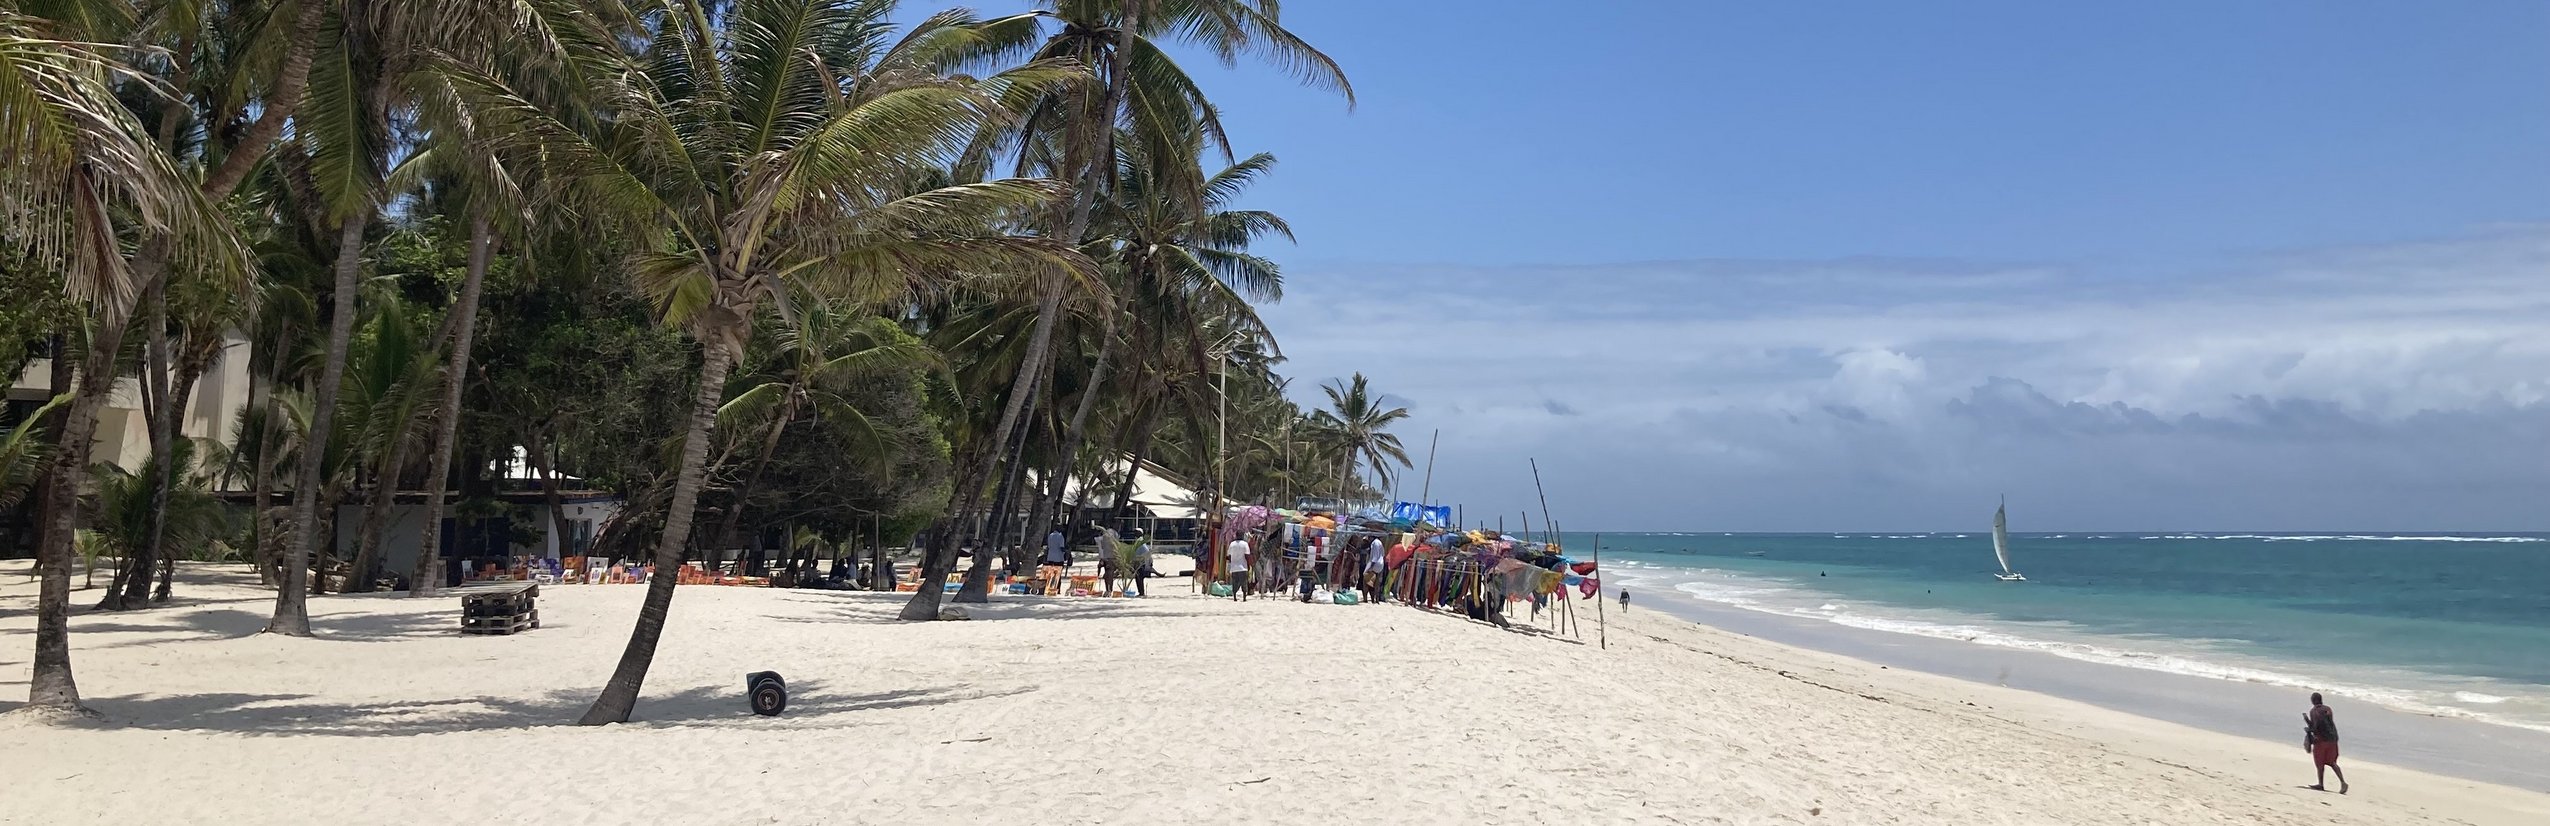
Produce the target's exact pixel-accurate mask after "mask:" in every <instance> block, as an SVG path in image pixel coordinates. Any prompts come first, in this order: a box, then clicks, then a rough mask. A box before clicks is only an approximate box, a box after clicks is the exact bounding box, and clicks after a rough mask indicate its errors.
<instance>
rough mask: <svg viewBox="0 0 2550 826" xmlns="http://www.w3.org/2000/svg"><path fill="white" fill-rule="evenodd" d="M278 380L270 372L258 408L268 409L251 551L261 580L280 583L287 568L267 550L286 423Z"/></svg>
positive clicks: (260, 442)
mask: <svg viewBox="0 0 2550 826" xmlns="http://www.w3.org/2000/svg"><path fill="white" fill-rule="evenodd" d="M274 381H275V377H272V376H269V377H267V379H266V381H265V382H263V383H264V384H266V385H267V386H266V392H265V399H264V400H263V401H262V402H261V404H263V405H264V406H263V407H261V408H257V409H259V410H262V411H264V412H263V413H262V414H260V416H259V419H260V421H259V422H258V434H257V455H256V463H257V464H256V469H255V473H256V479H255V480H254V481H253V482H252V483H251V486H252V487H254V488H255V490H256V492H257V505H256V507H255V508H254V509H252V510H251V511H250V516H251V518H252V519H254V520H255V521H253V522H251V523H250V524H251V525H252V526H253V527H254V529H255V530H254V533H253V534H252V535H253V536H254V537H255V538H256V547H255V548H253V549H250V554H251V555H252V556H254V557H255V558H256V560H257V579H258V584H261V585H267V586H276V587H280V586H281V585H282V584H283V571H282V570H281V566H279V565H277V564H275V561H276V560H275V555H274V554H272V553H269V552H268V551H267V549H268V548H270V547H271V546H272V545H273V542H272V539H273V535H274V528H275V524H274V520H273V519H272V518H271V511H272V510H273V509H274V455H273V454H274V446H275V440H277V439H281V438H283V434H282V432H281V431H282V429H283V425H282V422H280V421H278V420H279V419H282V418H283V414H282V408H281V406H280V405H277V404H275V401H274V387H273V383H274Z"/></svg>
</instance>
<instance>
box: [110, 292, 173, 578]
mask: <svg viewBox="0 0 2550 826" xmlns="http://www.w3.org/2000/svg"><path fill="white" fill-rule="evenodd" d="M142 305H143V307H144V309H143V311H142V313H143V314H142V319H143V320H142V325H143V326H144V327H147V328H148V332H147V335H148V336H149V338H147V339H145V340H144V344H143V347H142V352H143V356H142V371H141V376H140V378H139V381H138V382H137V383H138V384H140V385H141V387H142V397H143V400H144V402H146V404H147V407H148V410H147V413H148V414H149V415H150V424H149V431H150V443H151V462H150V471H149V473H150V478H151V501H150V516H149V519H150V527H149V528H147V529H145V530H146V532H145V533H144V534H143V536H142V541H141V543H140V547H137V548H133V549H131V550H129V551H128V552H126V553H125V554H124V559H123V565H122V566H121V567H119V568H118V569H117V570H116V572H115V579H114V581H113V582H112V583H110V584H109V585H107V587H106V596H104V597H102V598H100V599H99V600H98V601H97V608H98V610H101V611H121V610H124V609H127V608H140V607H143V606H145V605H148V604H149V601H150V585H151V572H152V571H153V570H154V569H155V568H156V565H155V564H154V562H153V560H156V559H157V558H158V556H159V552H160V536H161V534H162V533H163V532H164V530H165V529H166V527H167V524H168V484H169V478H170V477H171V476H172V475H173V474H172V473H171V472H170V470H169V467H168V466H169V463H170V454H171V451H172V450H173V449H174V448H175V444H174V443H175V441H176V438H175V437H174V435H173V434H171V433H170V431H171V430H173V429H174V428H173V427H172V425H174V424H175V422H176V420H177V411H176V408H175V406H174V405H173V404H171V402H170V400H169V398H168V283H167V280H166V279H162V280H161V281H160V283H159V284H157V285H155V286H154V288H152V289H150V290H148V291H147V292H146V293H145V294H144V295H143V296H142Z"/></svg>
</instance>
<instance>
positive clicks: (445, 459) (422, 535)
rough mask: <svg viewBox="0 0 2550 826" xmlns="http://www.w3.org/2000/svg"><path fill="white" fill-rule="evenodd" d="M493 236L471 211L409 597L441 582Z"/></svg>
mask: <svg viewBox="0 0 2550 826" xmlns="http://www.w3.org/2000/svg"><path fill="white" fill-rule="evenodd" d="M495 238H496V235H495V232H494V231H493V230H492V229H491V228H490V227H489V226H488V222H487V213H486V212H485V211H483V210H472V211H471V215H470V217H469V272H468V274H466V275H464V276H462V277H461V282H460V300H459V301H458V302H456V303H455V304H454V305H453V307H452V313H453V314H454V315H456V316H458V318H459V320H458V321H457V322H455V323H454V324H453V326H452V363H451V366H449V367H446V368H444V370H443V399H442V406H441V407H438V408H436V410H435V414H434V415H435V416H436V417H437V418H436V419H435V420H434V422H435V427H434V447H433V453H432V456H433V457H434V458H433V461H432V463H431V464H430V466H429V467H428V468H427V470H426V474H425V526H424V527H422V528H419V529H417V542H416V570H414V571H412V572H410V576H409V577H408V579H407V583H408V585H407V595H408V596H411V597H424V596H433V595H434V592H435V591H436V590H438V586H440V585H442V581H443V580H442V578H443V564H442V563H443V560H442V558H441V557H442V544H443V485H444V483H445V480H447V479H449V478H450V476H451V473H452V442H453V440H454V439H456V438H458V435H459V433H460V393H461V389H462V388H463V387H464V386H466V384H467V382H468V379H469V346H470V342H471V341H473V340H474V339H475V338H476V335H477V332H478V299H479V294H480V292H481V291H482V289H483V288H484V287H485V286H486V284H487V265H488V259H489V258H491V257H492V256H493V253H494V247H495V243H496V241H495Z"/></svg>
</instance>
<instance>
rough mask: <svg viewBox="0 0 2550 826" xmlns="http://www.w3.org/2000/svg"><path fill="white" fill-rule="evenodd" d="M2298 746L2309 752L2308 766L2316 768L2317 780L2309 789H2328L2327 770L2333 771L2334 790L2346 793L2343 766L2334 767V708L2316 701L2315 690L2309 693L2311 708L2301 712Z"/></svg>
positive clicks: (2335, 737) (2335, 735)
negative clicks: (2335, 780) (2309, 763)
mask: <svg viewBox="0 0 2550 826" xmlns="http://www.w3.org/2000/svg"><path fill="white" fill-rule="evenodd" d="M2302 750H2303V751H2307V752H2310V753H2311V768H2313V769H2315V770H2317V771H2318V772H2319V777H2318V780H2319V782H2317V783H2313V784H2311V790H2312V791H2320V792H2325V791H2328V790H2329V788H2328V783H2329V772H2337V776H2338V794H2345V793H2346V770H2345V769H2341V768H2338V764H2337V763H2338V732H2337V712H2336V711H2334V710H2331V709H2330V708H2329V706H2328V704H2326V703H2323V702H2320V695H2319V692H2312V694H2311V710H2310V711H2305V712H2302Z"/></svg>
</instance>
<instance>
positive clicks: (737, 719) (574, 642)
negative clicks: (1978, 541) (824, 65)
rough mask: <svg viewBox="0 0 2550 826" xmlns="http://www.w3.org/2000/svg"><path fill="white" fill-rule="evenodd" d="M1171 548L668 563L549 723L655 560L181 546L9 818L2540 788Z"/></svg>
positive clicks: (2242, 815)
mask: <svg viewBox="0 0 2550 826" xmlns="http://www.w3.org/2000/svg"><path fill="white" fill-rule="evenodd" d="M13 567H14V566H13ZM1183 584H1184V583H1182V582H1179V581H1178V580H1176V579H1160V580H1157V581H1154V582H1152V583H1151V585H1153V586H1154V587H1153V588H1152V589H1151V593H1152V596H1151V597H1149V598H1147V599H1087V598H1084V599H1045V598H1029V597H1012V598H1004V599H999V600H996V601H995V602H993V603H992V604H990V605H984V606H966V608H967V609H968V612H969V613H970V614H971V616H972V618H973V619H972V620H971V621H965V622H930V623H901V622H895V621H893V620H892V619H891V617H892V616H893V614H894V612H895V611H896V610H897V608H899V606H900V605H901V603H902V601H903V595H900V594H873V593H867V592H831V591H791V590H773V589H767V588H731V587H713V586H686V587H684V588H682V589H680V590H679V592H678V594H677V597H676V599H675V601H674V604H673V609H672V612H673V613H672V618H671V622H670V623H669V624H668V626H667V628H666V632H665V636H664V639H663V644H662V646H661V647H660V648H659V649H658V653H657V658H656V661H655V665H654V668H653V669H652V670H651V672H650V673H649V676H648V679H647V683H646V689H645V693H644V695H643V696H642V699H641V700H640V702H639V705H638V711H637V721H636V722H633V723H631V724H626V725H617V726H608V727H600V728H585V727H578V726H573V725H569V724H568V723H570V722H571V721H573V719H574V718H575V716H576V713H577V712H578V711H580V710H581V709H582V708H583V706H584V704H585V703H586V702H588V701H590V699H591V698H592V697H593V694H594V691H595V690H596V689H597V688H598V687H599V685H600V683H601V681H602V679H603V678H604V677H605V676H606V675H608V674H609V672H610V669H611V666H612V664H613V663H614V662H615V661H616V658H617V657H618V655H619V652H620V649H621V643H622V642H623V641H624V640H625V638H626V635H627V633H628V626H629V622H630V619H631V618H632V617H633V616H634V615H635V610H636V606H637V604H638V602H639V601H640V598H641V597H642V595H643V593H644V590H645V589H643V588H639V587H635V586H618V585H597V586H558V587H554V588H543V589H542V591H541V594H540V597H539V600H540V603H541V604H540V610H541V618H542V621H543V625H542V626H541V627H540V628H538V629H535V630H531V631H527V632H524V633H521V634H516V635H512V636H497V637H464V636H461V635H459V634H457V633H456V632H455V631H454V630H453V627H454V625H455V623H456V622H457V616H458V611H457V602H456V601H455V600H447V599H430V600H408V599H406V598H404V597H400V596H395V595H365V596H330V597H325V598H320V599H315V600H313V601H312V603H311V612H312V615H313V621H314V625H316V626H317V628H318V631H319V633H320V637H319V638H317V639H291V638H278V637H272V636H265V635H259V634H256V633H255V631H256V629H258V628H261V627H262V626H263V622H264V619H265V615H266V612H267V610H268V607H269V606H270V605H271V602H272V600H271V594H270V592H266V591H263V590H261V589H258V588H255V587H254V585H253V577H252V576H248V575H246V574H245V573H244V572H240V571H235V570H216V569H207V568H197V567H192V566H190V567H189V568H185V569H181V581H180V583H179V587H178V600H177V602H176V603H174V604H171V605H168V606H164V607H161V608H156V609H153V610H149V611H141V612H132V613H121V614H101V613H98V612H90V611H82V612H79V613H77V614H75V615H74V616H73V618H72V620H71V623H72V644H73V660H74V663H75V665H76V666H77V667H78V669H79V677H80V684H81V687H82V688H83V689H84V690H85V691H86V692H87V699H88V701H89V703H90V704H91V705H92V706H93V707H95V708H96V709H97V710H98V711H99V712H101V713H103V714H105V715H106V716H107V718H108V722H107V723H105V724H102V725H83V726H72V727H63V726H49V725H43V724H38V723H34V722H31V721H28V720H25V719H23V718H20V717H17V716H7V717H0V775H6V776H10V777H18V778H25V779H31V780H35V781H36V782H33V783H25V784H21V786H20V787H19V790H20V792H21V793H20V794H17V795H14V796H13V797H12V798H11V802H10V805H9V806H8V808H7V811H5V812H0V820H5V819H8V818H20V819H23V820H25V821H27V822H41V823H90V822H101V823H103V822H135V821H136V820H141V821H149V820H153V819H165V817H166V814H167V812H169V811H176V809H173V808H170V807H172V806H178V805H182V806H184V807H185V808H184V811H186V812H188V815H187V816H188V817H190V818H193V819H202V820H232V821H238V822H275V821H278V820H281V821H287V822H303V821H308V822H331V823H445V822H449V823H464V822H468V823H479V822H491V821H495V822H516V821H521V822H636V821H649V822H685V823H716V824H724V823H737V824H741V823H835V822H902V823H968V822H989V821H998V820H1026V821H1029V822H1108V823H1119V822H1121V823H1192V822H1208V821H1210V822H1225V823H1240V824H1256V823H1269V824H1271V823H1307V822H1318V823H1372V824H1384V823H1389V824H1397V823H1410V822H1471V821H1477V822H1488V821H1495V820H1500V819H1504V820H1513V819H1550V818H1555V817H1560V816H1561V815H1559V814H1557V813H1561V812H1564V813H1568V816H1587V817H1592V818H1594V819H1597V820H1601V821H1604V822H1637V823H1651V822H1652V823H1692V822H1722V823H1746V824H1751V823H1776V824H1832V823H1840V824H1928V823H1961V824H2008V825H2009V826H2034V825H2035V824H2045V823H2087V822H2101V823H2113V822H2138V823H2141V822H2149V823H2168V824H2180V823H2185V824H2226V825H2228V824H2240V825H2241V826H2257V825H2258V824H2266V826H2306V824H2308V825H2309V826H2318V824H2341V826H2423V825H2429V824H2431V826H2445V824H2466V825H2469V826H2498V824H2505V825H2506V826H2516V824H2532V823H2540V822H2545V819H2550V795H2542V794H2538V793H2535V792H2530V791H2524V790H2521V789H2515V788H2511V787H2507V786H2502V785H2494V784H2487V783H2479V782H2474V781H2469V780H2463V779H2459V778H2452V777H2444V776H2440V775H2437V774H2433V773H2429V772H2422V771H2417V770H2414V769H2408V768H2395V767H2393V766H2391V765H2388V764H2386V763H2384V762H2381V761H2370V762H2360V763H2359V760H2361V759H2362V756H2359V755H2358V754H2356V753H2354V752H2350V753H2349V754H2348V762H2347V765H2348V766H2349V768H2350V769H2353V770H2354V771H2353V772H2351V778H2352V779H2353V780H2354V781H2355V785H2356V789H2355V794H2353V795H2349V796H2344V797H2341V796H2338V795H2335V794H2326V793H2317V792H2310V791H2307V790H2302V789H2299V788H2296V787H2297V786H2299V785H2301V784H2303V783H2306V782H2308V778H2309V767H2308V765H2307V762H2306V761H2304V760H2302V759H2301V756H2300V755H2299V754H2298V753H2297V752H2298V750H2297V749H2295V748H2294V747H2293V744H2278V743H2271V742H2267V741H2262V740H2253V739H2248V738H2242V737H2233V736H2226V735H2222V734H2217V733H2214V732H2210V731H2204V730H2200V729H2196V728H2192V727H2188V726H2182V725H2178V724H2174V723H2168V722H2158V721H2154V720H2151V719H2146V718H2142V717H2135V716H2131V715H2127V714H2123V713H2120V712H2116V711H2111V710H2108V709H2104V708H2100V707H2097V706H2093V705H2089V704H2084V703H2078V702H2073V701H2069V700H2064V699H2061V698H2056V697H2051V696H2047V695H2041V694H2036V693H2032V692H2028V691H2021V690H2017V689H2012V688H2001V687H1998V686H1992V685H1984V684H1978V683H1972V682H1967V681H1963V680H1958V679H1954V678H1950V677H1941V676H1936V675H1931V674H1926V673H1921V672H1918V671H1914V670H1910V669H1892V668H1889V667H1887V666H1885V665H1883V664H1878V665H1870V664H1868V663H1865V662H1862V661H1859V660H1855V659H1851V658H1847V657H1842V656H1837V655H1833V654H1827V653H1822V652H1818V651H1814V650H1810V649H1806V648H1798V647H1792V646H1787V645H1781V644H1777V643H1774V642H1771V641H1768V640H1764V639H1760V638H1752V637H1745V636H1742V635H1739V634H1736V633H1731V632H1727V631H1721V630H1717V629H1714V628H1710V627H1708V626H1704V625H1700V624H1696V623H1693V622H1689V621H1687V620H1684V619H1681V618H1679V617H1676V616H1673V615H1672V614H1669V613H1667V612H1663V611H1657V610H1650V608H1652V606H1648V605H1642V606H1639V608H1638V610H1635V611H1633V612H1632V613H1630V614H1628V615H1622V614H1621V613H1619V612H1618V611H1612V612H1610V613H1609V615H1608V616H1607V618H1606V619H1607V622H1606V623H1605V624H1604V625H1602V626H1599V630H1598V627H1597V626H1595V623H1594V622H1593V618H1592V617H1591V616H1585V614H1587V613H1589V612H1586V611H1584V610H1582V609H1586V608H1590V607H1591V606H1588V605H1582V604H1579V605H1577V606H1576V607H1577V608H1578V609H1579V612H1578V613H1579V615H1580V616H1579V618H1580V619H1581V620H1584V623H1583V624H1584V625H1585V626H1587V627H1585V628H1583V633H1582V639H1581V641H1579V640H1577V639H1572V638H1570V637H1568V636H1554V635H1550V634H1545V633H1540V632H1537V631H1531V630H1507V629H1500V628H1497V627H1494V626H1492V625H1489V624H1486V623H1481V622H1475V621H1471V620H1467V619H1464V618H1461V617H1457V616H1453V615H1448V614H1441V613H1432V612H1425V611H1419V610H1415V609H1410V608H1407V607H1403V606H1398V605H1389V604H1380V605H1376V604H1366V605H1361V606H1338V605H1315V604H1314V605H1305V604H1301V603H1297V602H1291V601H1286V600H1258V601H1251V602H1248V603H1234V602H1230V601H1227V600H1216V599H1211V598H1206V597H1201V596H1191V595H1189V594H1187V592H1186V589H1185V588H1184V587H1182V586H1183ZM31 601H32V589H31V588H30V587H27V586H24V585H22V584H20V582H19V581H18V580H17V578H15V577H11V576H8V575H6V573H4V572H0V688H5V687H16V688H18V689H19V690H23V687H24V685H25V683H24V679H25V676H26V673H27V668H28V665H27V662H26V658H27V655H28V653H29V652H28V649H27V647H26V646H27V645H28V643H29V633H30V629H31V625H32V617H31V616H30V615H29V613H28V612H27V611H26V610H24V609H26V608H28V607H29V606H30V605H31ZM1518 613H1520V612H1518ZM1518 624H1520V623H1519V621H1518ZM1604 637H1608V642H1609V647H1608V649H1606V648H1604V647H1603V645H1602V643H1601V642H1600V640H1601V639H1602V638H1604ZM764 669H769V670H777V671H780V672H781V673H783V674H784V675H785V676H786V678H787V682H788V688H789V691H790V695H791V696H790V702H789V708H788V710H787V711H786V713H784V714H783V715H781V716H778V717H755V716H753V715H751V714H750V713H748V712H747V711H746V710H745V708H744V702H743V697H742V694H743V686H742V675H744V674H746V673H749V672H753V671H759V670H764ZM14 700H15V698H14V697H10V698H6V699H5V700H0V710H5V709H7V708H9V707H12V706H14V705H15V702H14ZM2341 713H2342V714H2343V713H2345V712H2344V711H2343V710H2342V711H2341ZM2284 716H2287V715H2282V714H2279V715H2277V719H2282V718H2283V717H2284ZM2346 719H2350V720H2351V719H2353V718H2346ZM135 755H149V759H143V760H136V759H134V756H135ZM97 766H113V767H117V768H116V770H115V771H113V772H105V773H101V772H99V771H97V770H96V769H94V768H93V767H97ZM205 766H221V767H223V769H222V770H220V771H205V770H204V769H203V767H205ZM2358 766H2360V767H2361V768H2358ZM312 767H332V768H331V770H328V771H325V772H323V774H322V776H321V779H316V780H314V777H313V775H312V774H311V773H310V772H311V769H312ZM664 778H678V780H677V781H676V782H674V783H671V784H664V783H660V782H659V781H660V780H662V779H664ZM356 800H360V801H363V804H362V805H360V806H350V805H348V802H349V801H356ZM171 801H183V803H182V804H180V803H173V802H171Z"/></svg>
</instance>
